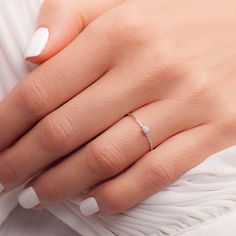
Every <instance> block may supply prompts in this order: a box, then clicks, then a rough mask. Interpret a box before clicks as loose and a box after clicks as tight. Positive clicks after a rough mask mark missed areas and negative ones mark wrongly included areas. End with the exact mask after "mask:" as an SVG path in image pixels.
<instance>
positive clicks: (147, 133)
mask: <svg viewBox="0 0 236 236" xmlns="http://www.w3.org/2000/svg"><path fill="white" fill-rule="evenodd" d="M128 116H130V117H132V118H133V119H134V120H135V121H136V122H137V124H138V125H139V126H140V128H141V129H142V133H143V134H144V135H145V137H146V138H147V141H148V144H149V146H150V149H151V151H152V150H153V149H154V148H153V144H152V138H151V129H150V128H149V127H148V126H146V125H143V123H142V122H141V121H140V120H139V119H138V118H137V117H136V116H135V115H134V114H133V113H128Z"/></svg>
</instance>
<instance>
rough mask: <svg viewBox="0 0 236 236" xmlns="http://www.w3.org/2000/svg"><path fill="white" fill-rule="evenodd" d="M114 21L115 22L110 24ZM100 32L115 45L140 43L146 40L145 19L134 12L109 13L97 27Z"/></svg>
mask: <svg viewBox="0 0 236 236" xmlns="http://www.w3.org/2000/svg"><path fill="white" fill-rule="evenodd" d="M111 22H115V24H111ZM99 29H100V34H101V35H103V37H105V38H106V39H107V40H108V41H109V42H111V43H112V44H117V45H124V46H126V47H127V45H129V46H130V45H131V44H132V45H133V44H134V45H137V44H138V45H140V44H144V43H145V42H146V41H147V38H148V37H147V34H145V31H146V29H147V26H146V21H144V20H142V19H140V16H138V14H135V13H132V14H130V13H125V12H123V11H122V12H120V11H116V12H113V14H112V15H109V16H108V17H107V18H106V20H105V22H103V24H102V25H101V26H100V27H99Z"/></svg>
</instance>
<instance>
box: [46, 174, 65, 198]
mask: <svg viewBox="0 0 236 236" xmlns="http://www.w3.org/2000/svg"><path fill="white" fill-rule="evenodd" d="M42 182H43V185H44V189H46V191H45V192H46V193H47V198H50V199H51V200H52V201H62V200H64V195H63V193H62V192H61V191H62V188H61V187H58V185H56V182H55V181H53V180H52V179H50V178H49V177H47V178H44V179H43V181H42Z"/></svg>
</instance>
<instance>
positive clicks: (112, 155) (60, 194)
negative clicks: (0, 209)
mask: <svg viewBox="0 0 236 236" xmlns="http://www.w3.org/2000/svg"><path fill="white" fill-rule="evenodd" d="M173 107H174V105H171V104H168V102H167V101H165V102H163V104H161V102H157V103H153V104H150V105H148V106H145V107H143V108H141V109H140V110H138V111H137V112H135V114H137V116H139V117H141V119H144V117H145V118H146V120H145V121H146V122H147V123H148V124H151V125H153V124H155V126H153V129H152V130H153V132H152V137H153V144H154V146H157V145H158V144H160V143H161V142H163V141H164V140H165V139H167V138H168V137H170V136H172V135H174V134H175V133H178V132H180V131H181V130H182V129H186V128H188V127H189V126H190V127H192V126H193V125H196V124H193V123H192V124H191V123H189V122H188V123H187V122H186V121H183V117H182V116H178V119H175V122H172V121H170V119H168V118H169V115H170V113H171V112H176V110H177V107H176V106H175V108H176V109H173ZM152 110H155V112H153V113H151V114H152V115H150V111H152ZM183 110H184V109H183V108H182V111H183ZM148 114H149V115H148ZM182 114H184V113H182ZM186 114H187V112H186ZM109 116H110V114H109V115H108V117H109ZM158 116H159V118H158V119H156V118H155V117H158ZM168 120H169V122H168ZM194 122H195V121H194ZM151 127H152V126H151ZM149 149H150V147H149V144H148V142H147V140H146V137H144V136H143V134H142V131H141V129H140V127H139V125H138V124H137V123H136V122H134V121H133V119H131V118H130V117H125V118H123V119H122V120H120V121H119V122H118V123H117V124H116V125H114V126H112V127H111V128H110V129H108V130H107V131H106V132H105V133H103V134H102V135H100V136H99V137H98V138H97V139H95V140H94V141H92V142H91V143H90V144H88V145H87V146H85V147H84V148H83V149H82V150H80V151H79V152H75V153H74V154H73V155H71V156H70V157H68V158H67V159H66V160H65V161H63V162H62V163H61V164H59V165H58V166H56V167H54V168H52V169H51V170H49V171H48V172H46V173H45V174H42V175H41V176H40V177H39V178H37V179H36V180H35V182H34V183H33V184H32V185H33V187H34V189H35V191H36V192H37V194H38V196H39V199H40V202H41V207H44V206H47V205H48V204H50V203H53V202H55V201H58V200H62V199H66V198H68V197H70V196H73V195H75V194H77V193H80V192H82V191H84V190H86V189H87V188H90V187H91V186H94V185H95V184H97V183H99V182H101V181H103V180H106V179H108V178H111V177H113V176H115V175H117V174H119V173H120V172H122V171H123V170H124V169H126V168H127V167H129V166H130V165H131V164H133V163H134V162H135V161H137V160H138V159H139V158H140V157H141V156H143V155H144V154H145V153H146V152H148V150H149ZM62 180H63V183H62ZM78 180H79V181H78ZM45 183H47V184H45ZM26 191H27V190H26ZM31 207H32V206H31Z"/></svg>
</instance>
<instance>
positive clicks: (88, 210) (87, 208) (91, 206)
mask: <svg viewBox="0 0 236 236" xmlns="http://www.w3.org/2000/svg"><path fill="white" fill-rule="evenodd" d="M80 211H81V213H82V215H84V216H90V215H93V214H95V213H97V212H99V211H100V209H99V206H98V204H97V201H96V199H95V198H94V197H90V198H88V199H86V200H84V201H82V202H81V203H80Z"/></svg>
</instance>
